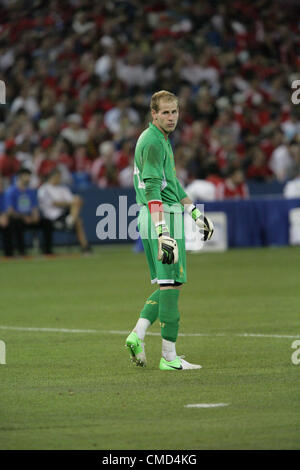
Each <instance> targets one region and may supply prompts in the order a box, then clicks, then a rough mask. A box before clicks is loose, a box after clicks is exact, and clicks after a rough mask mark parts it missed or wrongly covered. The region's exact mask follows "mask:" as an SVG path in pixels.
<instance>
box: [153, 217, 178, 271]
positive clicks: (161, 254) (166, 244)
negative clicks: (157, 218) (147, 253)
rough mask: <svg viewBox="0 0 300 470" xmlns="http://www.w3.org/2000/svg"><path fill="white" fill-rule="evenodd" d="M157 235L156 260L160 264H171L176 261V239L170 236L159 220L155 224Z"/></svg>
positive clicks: (164, 225)
mask: <svg viewBox="0 0 300 470" xmlns="http://www.w3.org/2000/svg"><path fill="white" fill-rule="evenodd" d="M156 232H157V235H158V260H159V261H161V262H162V264H172V263H174V264H175V263H177V262H178V246H177V242H176V240H174V238H171V237H170V233H169V231H168V227H167V226H166V224H165V223H163V222H161V223H159V224H157V226H156Z"/></svg>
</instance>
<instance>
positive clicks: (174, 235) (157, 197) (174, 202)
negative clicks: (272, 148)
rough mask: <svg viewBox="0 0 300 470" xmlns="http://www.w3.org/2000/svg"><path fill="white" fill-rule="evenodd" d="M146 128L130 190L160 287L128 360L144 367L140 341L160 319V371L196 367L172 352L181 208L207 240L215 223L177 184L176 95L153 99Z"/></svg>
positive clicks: (133, 336) (180, 273) (181, 277)
mask: <svg viewBox="0 0 300 470" xmlns="http://www.w3.org/2000/svg"><path fill="white" fill-rule="evenodd" d="M150 108H151V115H152V118H153V122H152V123H150V124H149V128H148V129H146V130H145V131H144V132H143V133H142V134H141V135H140V137H139V139H138V141H137V144H136V149H135V157H134V187H135V191H136V199H137V203H138V204H139V205H140V206H141V210H140V213H139V220H138V226H139V231H140V234H141V238H142V242H143V246H144V250H145V254H146V257H147V262H148V265H149V269H150V275H151V283H152V284H155V283H157V284H158V287H159V288H158V289H157V290H155V291H154V292H153V293H152V295H151V296H150V297H149V298H148V299H147V301H146V303H145V305H144V308H143V309H142V311H141V313H140V317H139V319H138V322H137V324H136V326H135V328H134V329H133V331H132V332H131V333H130V335H129V336H128V337H127V339H126V347H127V349H128V350H129V353H130V357H131V360H132V361H133V362H134V363H136V365H139V366H146V354H145V345H144V338H145V335H146V331H147V328H148V327H149V326H150V325H152V324H153V323H154V322H155V320H156V319H157V318H158V319H159V321H160V325H161V336H162V357H161V360H160V364H159V368H160V369H161V370H183V369H200V368H201V366H200V365H196V364H190V363H189V362H187V361H185V360H184V359H183V358H182V357H179V356H177V354H176V340H177V336H178V329H179V318H180V315H179V310H178V298H179V293H180V287H181V286H182V284H184V283H185V282H186V254H185V239H184V227H183V206H185V207H186V208H187V210H188V211H189V212H190V214H191V216H192V217H193V219H194V220H195V222H196V224H197V225H198V226H199V228H200V230H201V231H202V233H203V239H204V240H208V239H210V237H211V236H212V233H213V225H212V222H210V221H209V220H208V219H207V218H206V217H203V216H202V215H201V213H200V211H199V210H198V209H197V208H196V207H195V206H194V205H193V202H192V201H191V200H190V198H189V197H188V196H187V195H186V193H185V192H184V190H183V188H182V186H181V185H180V183H179V181H178V179H177V177H176V170H175V162H174V155H173V151H172V147H171V144H170V142H169V139H168V136H169V134H170V132H172V131H174V129H175V127H176V125H177V121H178V112H179V109H178V100H177V97H176V96H175V95H174V94H173V93H170V92H168V91H164V90H163V91H159V92H157V93H155V94H154V95H153V96H152V98H151V104H150Z"/></svg>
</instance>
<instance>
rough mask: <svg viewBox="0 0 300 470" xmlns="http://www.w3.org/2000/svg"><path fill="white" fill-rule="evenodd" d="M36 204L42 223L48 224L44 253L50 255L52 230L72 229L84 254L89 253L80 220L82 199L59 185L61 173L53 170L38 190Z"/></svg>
mask: <svg viewBox="0 0 300 470" xmlns="http://www.w3.org/2000/svg"><path fill="white" fill-rule="evenodd" d="M38 203H39V208H40V212H41V214H42V217H43V220H44V222H48V226H49V230H48V231H47V235H46V238H47V239H46V240H45V245H46V247H47V248H46V252H47V253H48V254H51V253H52V245H53V241H52V235H53V231H54V230H69V231H72V230H73V229H74V230H75V232H76V236H77V239H78V241H79V243H80V246H81V249H82V251H83V252H84V253H87V252H90V251H91V248H90V246H89V244H88V241H87V238H86V235H85V231H84V227H83V223H82V220H81V218H80V211H81V208H82V204H83V201H82V198H81V197H80V196H77V195H74V194H72V192H71V191H70V189H69V188H68V187H67V186H63V185H62V184H61V172H60V170H59V168H54V170H52V171H51V172H50V173H49V175H48V178H47V180H46V182H45V183H44V184H43V185H42V186H41V187H40V188H39V189H38Z"/></svg>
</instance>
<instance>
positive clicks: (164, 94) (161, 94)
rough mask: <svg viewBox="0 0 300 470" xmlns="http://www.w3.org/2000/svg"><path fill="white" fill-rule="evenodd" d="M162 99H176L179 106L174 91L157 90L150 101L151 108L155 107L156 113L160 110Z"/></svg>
mask: <svg viewBox="0 0 300 470" xmlns="http://www.w3.org/2000/svg"><path fill="white" fill-rule="evenodd" d="M160 100H165V101H176V104H177V107H178V98H177V96H176V95H174V93H171V92H170V91H166V90H161V91H157V92H156V93H154V94H153V95H152V97H151V102H150V109H151V110H152V109H153V110H154V111H155V112H156V113H157V112H158V111H159V102H160Z"/></svg>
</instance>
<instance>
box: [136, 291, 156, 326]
mask: <svg viewBox="0 0 300 470" xmlns="http://www.w3.org/2000/svg"><path fill="white" fill-rule="evenodd" d="M159 295H160V290H159V289H157V290H156V291H154V292H153V294H151V295H150V297H149V298H148V299H147V300H146V302H145V305H144V308H143V310H142V311H141V313H140V318H146V319H147V320H149V322H150V323H151V325H152V323H154V322H155V320H156V319H157V317H158V306H159Z"/></svg>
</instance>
